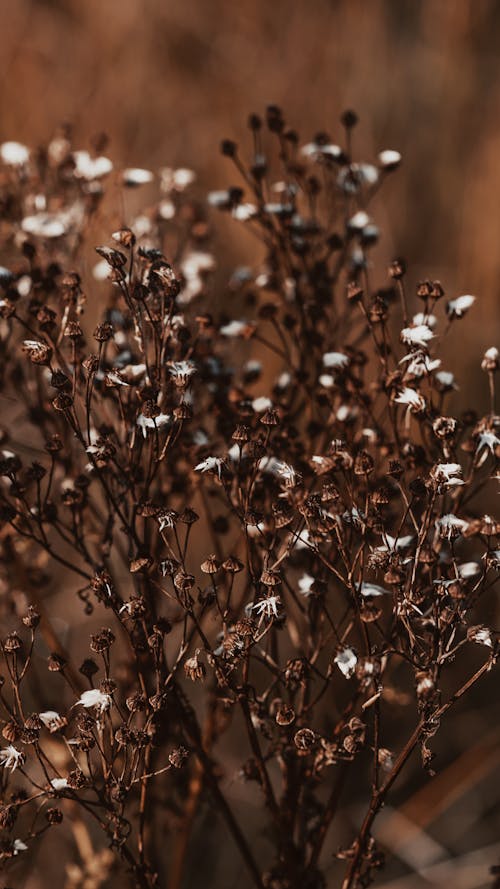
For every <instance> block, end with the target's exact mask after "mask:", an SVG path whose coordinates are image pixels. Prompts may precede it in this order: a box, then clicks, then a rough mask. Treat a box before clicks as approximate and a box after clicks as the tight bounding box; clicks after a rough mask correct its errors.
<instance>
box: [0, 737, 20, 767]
mask: <svg viewBox="0 0 500 889" xmlns="http://www.w3.org/2000/svg"><path fill="white" fill-rule="evenodd" d="M25 759H26V757H25V755H24V753H23V752H22V750H17V749H16V748H15V747H13V745H12V744H9V746H8V747H2V749H1V750H0V766H3V767H4V768H6V769H10V770H11V772H13V771H15V769H17V767H18V766H22V764H23V763H24V760H25Z"/></svg>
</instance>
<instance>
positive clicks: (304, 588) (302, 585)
mask: <svg viewBox="0 0 500 889" xmlns="http://www.w3.org/2000/svg"><path fill="white" fill-rule="evenodd" d="M313 584H314V577H311V575H310V574H305V573H304V574H303V575H302V577H299V581H298V587H299V593H300V594H301V595H302V596H305V597H306V598H307V597H308V596H310V595H311V593H312V592H313Z"/></svg>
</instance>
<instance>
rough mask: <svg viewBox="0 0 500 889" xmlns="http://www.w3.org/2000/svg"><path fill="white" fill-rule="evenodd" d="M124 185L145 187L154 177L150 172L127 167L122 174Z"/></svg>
mask: <svg viewBox="0 0 500 889" xmlns="http://www.w3.org/2000/svg"><path fill="white" fill-rule="evenodd" d="M122 178H123V181H124V183H125V185H147V184H148V182H152V181H153V179H154V175H153V173H152V172H151V170H142V169H141V168H139V167H129V168H128V169H127V170H124V171H123V173H122Z"/></svg>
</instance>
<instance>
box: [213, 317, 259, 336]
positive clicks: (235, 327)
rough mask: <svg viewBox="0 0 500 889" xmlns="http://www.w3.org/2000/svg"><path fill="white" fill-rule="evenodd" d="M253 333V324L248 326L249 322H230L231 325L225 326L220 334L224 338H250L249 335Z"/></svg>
mask: <svg viewBox="0 0 500 889" xmlns="http://www.w3.org/2000/svg"><path fill="white" fill-rule="evenodd" d="M252 331H253V327H252V325H251V324H248V322H247V321H236V320H234V321H230V322H229V324H224V325H223V326H222V327H221V328H220V329H219V333H221V334H222V336H228V337H232V336H248V334H249V333H251V332H252Z"/></svg>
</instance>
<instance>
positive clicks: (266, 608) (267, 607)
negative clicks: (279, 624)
mask: <svg viewBox="0 0 500 889" xmlns="http://www.w3.org/2000/svg"><path fill="white" fill-rule="evenodd" d="M280 605H281V599H280V597H279V596H269V597H268V598H267V599H260V600H259V601H258V602H256V603H255V605H252V608H253V609H255V611H256V612H257V614H258V615H265V617H273V616H274V617H278V608H279V606H280Z"/></svg>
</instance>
